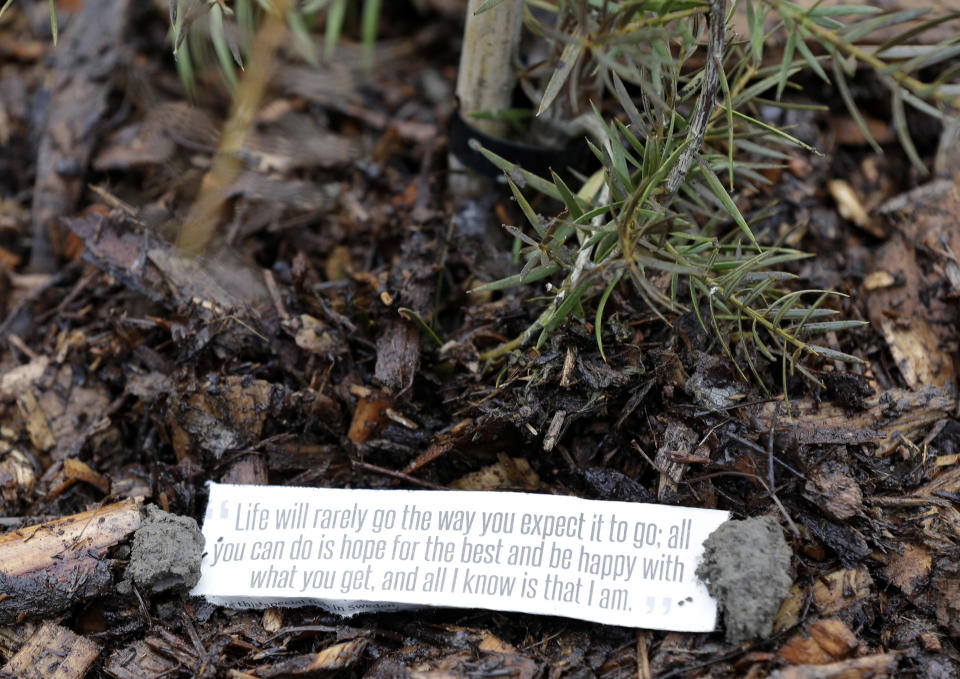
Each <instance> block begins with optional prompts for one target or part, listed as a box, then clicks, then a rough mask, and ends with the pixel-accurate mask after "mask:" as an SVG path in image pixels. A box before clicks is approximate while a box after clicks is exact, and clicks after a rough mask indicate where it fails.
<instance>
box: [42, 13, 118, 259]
mask: <svg viewBox="0 0 960 679" xmlns="http://www.w3.org/2000/svg"><path fill="white" fill-rule="evenodd" d="M129 7H130V0H87V1H86V2H85V3H83V4H82V9H81V10H80V11H79V12H78V13H77V14H75V15H74V16H73V18H72V20H71V21H70V25H69V27H68V28H67V30H66V31H65V32H64V39H63V41H62V42H61V43H60V45H59V46H58V47H57V49H56V50H55V52H54V54H55V62H54V63H55V65H54V77H53V84H52V85H51V87H50V103H49V107H48V111H49V112H48V115H47V120H46V126H45V127H44V130H43V137H42V138H41V140H40V149H39V152H38V156H37V180H36V184H35V185H34V193H33V214H32V222H33V249H32V252H31V254H30V267H31V269H33V270H34V271H43V272H52V271H54V270H56V267H57V255H58V254H59V253H60V250H61V249H62V246H63V242H62V238H61V233H60V227H59V224H58V220H59V219H60V218H61V217H65V216H67V215H69V214H71V213H72V212H73V211H74V209H75V208H76V204H77V200H78V199H79V198H80V192H81V191H82V190H83V186H84V183H83V178H84V175H85V174H86V170H87V164H88V162H89V160H90V154H91V152H92V150H93V147H94V146H95V145H96V143H97V137H98V135H97V128H98V126H99V125H100V124H101V119H102V117H103V115H104V113H105V112H106V109H107V96H108V95H109V93H110V89H111V82H110V75H111V73H112V72H113V71H114V70H116V67H117V66H118V64H119V62H120V59H121V51H122V45H123V34H124V31H125V30H126V25H127V15H128V13H129V12H128V10H129Z"/></svg>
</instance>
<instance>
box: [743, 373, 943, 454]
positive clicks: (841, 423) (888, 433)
mask: <svg viewBox="0 0 960 679" xmlns="http://www.w3.org/2000/svg"><path fill="white" fill-rule="evenodd" d="M864 405H865V410H863V411H862V412H859V413H854V414H850V413H849V411H848V409H846V408H843V407H839V406H836V405H832V404H828V403H818V402H816V401H814V400H813V399H795V400H791V401H790V408H789V412H787V410H786V406H785V404H783V403H780V402H770V403H765V404H763V405H762V406H761V407H760V409H759V411H758V412H757V415H758V417H759V419H760V421H761V422H762V423H763V427H764V428H769V427H770V426H772V425H773V424H774V422H775V423H776V426H777V427H778V428H780V427H782V428H784V429H785V430H787V431H789V432H790V435H791V436H792V437H793V438H794V439H795V440H796V442H797V443H798V444H800V445H824V444H830V443H877V444H879V447H878V451H877V454H878V455H880V456H884V455H886V454H888V453H889V452H890V451H891V450H893V448H894V447H895V446H896V445H898V442H899V438H898V437H899V436H900V435H902V436H906V437H909V436H910V435H911V434H912V433H915V432H917V431H919V430H921V429H923V428H924V427H926V426H927V425H932V424H933V423H935V422H937V421H939V420H941V419H943V418H944V417H946V416H948V415H949V414H950V413H952V412H953V410H954V408H956V405H957V401H956V398H955V397H954V396H953V394H952V393H951V391H950V390H949V389H946V388H941V387H933V386H929V387H924V388H921V389H919V390H918V391H916V392H914V391H910V390H908V389H888V390H887V391H885V392H883V393H881V394H878V395H877V396H876V397H874V398H872V399H869V400H868V401H866V402H865V403H864Z"/></svg>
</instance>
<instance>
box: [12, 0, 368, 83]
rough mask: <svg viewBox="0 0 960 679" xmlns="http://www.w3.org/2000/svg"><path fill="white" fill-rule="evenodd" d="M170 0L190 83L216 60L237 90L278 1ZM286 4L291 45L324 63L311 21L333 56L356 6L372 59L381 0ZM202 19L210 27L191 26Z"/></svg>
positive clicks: (174, 37)
mask: <svg viewBox="0 0 960 679" xmlns="http://www.w3.org/2000/svg"><path fill="white" fill-rule="evenodd" d="M9 1H11V0H8V2H9ZM169 3H170V35H171V42H172V43H173V53H174V56H175V57H176V60H177V69H178V70H179V72H180V76H181V78H182V79H183V81H184V82H185V83H186V84H187V87H188V88H191V89H192V88H193V86H194V82H195V74H194V70H195V66H196V64H197V63H201V64H206V63H208V62H211V61H215V62H216V63H217V64H218V66H219V68H220V72H221V74H222V75H223V79H224V82H225V83H226V84H227V86H228V88H229V89H230V90H231V91H233V89H234V88H235V87H236V86H237V82H238V73H237V69H238V68H239V69H242V68H243V67H244V63H245V61H248V60H249V59H250V56H251V54H250V50H251V48H252V44H253V36H254V34H255V33H256V28H257V25H258V24H259V23H260V22H261V20H262V18H261V17H262V15H263V14H264V13H270V12H273V11H275V9H276V3H275V2H271V1H270V0H169ZM286 4H288V5H289V7H288V8H287V9H285V10H284V16H285V20H286V24H287V29H288V30H289V31H290V35H291V37H292V47H293V49H294V51H295V52H296V53H297V54H298V55H299V56H300V57H301V58H302V59H304V60H305V61H306V62H308V63H310V64H313V65H318V64H319V55H318V54H317V51H316V48H315V46H314V41H313V37H312V35H311V27H312V26H313V25H314V24H315V23H316V22H317V21H320V20H322V21H323V22H324V26H325V33H324V50H323V55H324V58H327V59H329V58H332V57H333V55H334V50H335V48H336V45H337V42H338V41H339V40H340V37H341V35H342V34H343V30H344V24H345V21H346V18H347V16H348V14H350V12H351V11H358V12H359V13H360V36H361V39H362V42H363V46H364V54H365V58H366V59H367V61H368V63H370V62H371V60H372V57H373V46H374V42H375V40H376V37H377V27H378V23H379V17H380V6H381V0H362V2H360V1H359V0H357V1H354V0H299V1H298V2H292V3H286ZM197 24H201V25H202V27H203V29H205V30H199V31H197V30H191V29H192V28H194V27H195V25H197ZM211 51H212V54H211Z"/></svg>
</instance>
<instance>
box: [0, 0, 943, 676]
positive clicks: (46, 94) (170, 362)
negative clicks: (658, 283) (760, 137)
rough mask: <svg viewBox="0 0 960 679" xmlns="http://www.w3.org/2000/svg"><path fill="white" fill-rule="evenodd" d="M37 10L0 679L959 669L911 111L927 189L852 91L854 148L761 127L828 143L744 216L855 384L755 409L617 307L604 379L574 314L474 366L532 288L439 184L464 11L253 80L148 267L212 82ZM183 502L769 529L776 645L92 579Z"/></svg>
mask: <svg viewBox="0 0 960 679" xmlns="http://www.w3.org/2000/svg"><path fill="white" fill-rule="evenodd" d="M161 4H162V3H161ZM385 4H386V3H385ZM450 4H452V5H454V6H453V8H452V9H450V8H447V7H446V6H447V5H450ZM59 6H60V11H59V12H58V18H59V19H60V29H61V35H60V40H59V43H58V45H57V46H56V47H54V46H53V45H52V44H51V40H50V37H49V30H50V29H49V17H48V15H47V14H46V8H47V3H27V2H24V3H19V2H18V3H15V4H14V5H13V6H12V7H11V8H10V9H9V10H8V12H7V13H6V14H5V15H4V16H3V18H2V19H0V339H2V343H0V531H3V532H0V661H2V662H3V663H7V664H6V667H5V669H4V670H2V671H0V675H3V674H4V672H5V673H6V676H17V677H34V676H47V677H53V676H56V677H84V676H88V677H120V678H126V677H147V678H153V677H156V678H160V677H235V678H239V677H314V676H333V675H344V676H357V677H360V676H363V677H371V678H382V679H387V678H388V677H390V678H393V677H431V678H440V677H451V678H453V677H475V678H479V677H523V678H530V677H550V678H551V679H558V678H560V677H569V678H571V679H573V678H578V679H579V678H586V677H598V678H600V679H612V678H614V677H640V678H641V679H647V678H650V677H656V678H659V679H666V678H667V677H690V678H693V677H716V678H720V677H750V678H759V677H766V676H777V677H781V678H782V679H786V678H788V677H789V678H791V679H808V678H809V679H813V678H814V677H816V678H817V679H826V678H830V677H844V678H846V679H855V678H863V679H866V678H867V677H907V676H916V677H931V678H934V677H936V678H955V677H958V676H960V652H958V650H960V649H958V645H957V642H956V640H957V638H958V637H960V542H958V540H960V511H958V510H960V420H958V402H957V398H956V391H955V385H956V360H957V352H958V343H957V340H958V328H960V325H958V320H960V319H958V299H960V260H958V254H960V193H958V190H957V173H958V172H960V147H958V131H957V130H956V129H949V128H948V129H946V130H944V129H942V128H941V127H940V126H939V124H935V123H933V122H931V121H929V120H926V119H920V118H919V117H918V118H917V119H910V121H909V123H910V125H911V130H912V132H913V134H914V140H915V142H916V144H917V147H918V150H919V151H920V153H921V154H922V157H923V158H924V160H925V161H926V162H927V163H928V165H929V166H930V167H932V168H933V170H934V171H933V173H932V174H931V175H930V176H921V175H920V174H919V173H918V172H916V171H915V170H913V169H911V166H910V163H909V161H908V160H907V159H906V157H905V154H904V152H903V150H902V149H901V148H900V145H899V144H898V142H897V139H896V136H895V135H894V134H893V133H892V131H891V130H890V126H889V124H888V120H889V117H890V114H889V102H887V101H884V100H883V99H882V98H881V96H880V94H882V92H883V90H882V88H879V89H878V88H877V87H875V86H874V83H872V82H871V81H870V78H869V77H868V76H862V77H860V78H859V79H857V80H855V81H854V85H855V90H854V92H853V94H854V96H856V97H857V98H858V101H860V102H861V104H862V106H863V109H864V110H865V111H866V112H868V113H869V114H870V117H869V120H868V121H867V122H868V123H869V124H870V125H871V129H874V131H875V133H876V135H877V136H878V140H879V141H880V142H881V143H882V145H883V150H884V154H883V155H881V154H877V153H875V152H874V150H872V149H871V147H870V146H869V145H868V144H867V142H866V140H865V139H864V138H863V135H862V134H861V133H860V132H859V130H858V128H857V126H856V125H855V124H854V123H853V121H852V120H851V118H850V116H849V115H848V114H847V113H845V112H843V111H844V109H843V106H842V104H841V103H840V100H839V95H836V94H834V93H831V92H829V91H824V88H822V87H820V86H815V87H811V88H810V89H809V90H808V93H807V94H804V93H802V92H801V93H797V94H792V95H790V96H793V97H796V99H797V101H799V102H808V103H820V104H826V105H828V106H829V108H830V111H823V110H820V111H817V110H809V109H797V110H791V111H786V112H784V111H775V112H771V113H770V115H771V116H773V118H771V123H772V124H777V125H781V126H787V125H789V126H792V128H791V129H792V130H793V132H792V133H793V134H795V135H796V136H798V137H801V138H803V139H805V140H806V141H808V142H810V143H812V144H813V145H814V146H816V147H817V148H819V149H821V150H822V151H823V152H824V154H823V155H822V156H814V155H810V154H806V153H803V152H800V151H797V152H794V154H793V156H792V158H791V160H790V162H789V163H787V164H786V165H785V167H784V168H783V169H780V170H771V171H770V172H769V178H770V179H771V180H772V181H771V184H770V186H769V187H768V188H767V189H764V190H763V191H758V192H756V193H753V194H751V195H742V196H738V201H739V202H740V204H741V210H742V211H743V212H744V214H756V213H758V212H759V211H765V215H766V216H765V217H764V219H763V220H761V221H758V222H757V223H759V224H760V229H759V230H758V235H759V236H760V237H761V238H763V239H764V240H765V241H766V242H772V241H774V240H780V241H781V242H787V243H789V244H790V245H791V246H792V247H799V248H802V249H804V250H807V251H809V252H811V253H813V254H814V255H815V256H814V257H812V258H810V259H807V260H803V261H802V262H800V263H798V264H796V265H795V267H794V272H795V273H797V274H798V275H799V279H798V285H800V286H802V287H808V288H817V289H819V288H832V289H835V290H837V291H839V292H842V293H845V294H846V295H848V297H845V298H841V299H839V300H837V301H835V302H834V303H835V304H837V305H838V308H840V309H841V310H842V313H843V317H844V318H849V319H863V320H869V321H870V324H869V325H865V326H863V327H862V328H860V329H858V330H855V331H851V332H846V333H842V334H839V335H835V336H832V337H829V341H830V343H831V345H832V346H834V347H836V348H837V349H839V350H842V351H845V352H848V353H852V354H854V355H856V356H858V357H859V358H861V359H863V361H864V362H863V364H862V365H858V366H847V365H843V364H834V363H833V362H831V361H821V362H819V363H817V362H814V363H813V364H812V365H811V367H810V369H811V370H812V371H813V372H814V374H816V376H817V377H818V378H819V379H820V380H821V383H822V384H821V385H816V384H812V383H811V382H810V381H809V380H804V379H801V377H800V376H799V375H796V376H790V375H788V376H786V387H787V390H786V393H783V392H782V390H781V391H780V392H779V393H778V392H776V391H774V393H770V394H767V393H765V392H764V391H762V390H761V389H760V388H759V387H758V386H757V385H756V384H753V383H748V382H745V381H743V380H741V379H740V378H739V377H738V375H737V373H736V371H735V370H734V369H733V368H732V367H731V365H730V363H729V361H727V359H726V358H725V356H724V354H723V352H722V350H721V348H720V346H719V345H718V342H717V341H716V338H714V337H713V336H712V335H709V334H707V333H706V332H705V331H704V330H703V328H702V327H701V326H700V324H699V322H698V321H697V319H696V318H695V316H694V315H693V314H692V312H691V313H686V314H677V315H673V316H671V317H670V318H669V319H668V320H669V321H670V324H667V323H664V322H663V320H662V319H660V318H659V317H658V315H657V314H655V313H654V312H653V311H651V310H650V309H649V308H647V307H646V306H645V305H644V304H643V302H642V300H641V299H640V298H639V296H638V295H637V294H636V293H635V292H634V291H633V289H632V288H630V287H629V285H628V284H627V283H624V284H622V285H620V286H618V287H617V288H616V289H615V290H614V292H613V294H612V295H611V297H610V300H609V302H608V306H607V313H606V316H605V319H604V321H603V324H604V327H603V334H604V353H605V356H604V355H601V352H600V350H599V349H598V347H597V343H596V340H595V335H594V328H593V326H592V321H593V315H592V314H586V317H585V318H574V317H571V319H570V320H569V321H568V322H567V323H566V324H564V325H563V326H562V327H560V328H558V329H557V330H556V331H555V332H554V333H553V334H552V335H551V336H550V338H549V340H548V341H547V342H546V343H545V344H544V345H543V346H542V347H541V349H540V350H539V351H536V350H533V349H530V348H521V349H518V350H516V351H514V352H511V353H509V354H506V355H505V356H503V357H502V358H500V359H498V360H496V361H493V362H490V361H485V360H483V359H482V357H481V355H482V354H483V353H484V352H485V351H488V350H490V349H491V348H493V347H496V346H497V345H499V344H501V343H503V342H506V341H509V340H510V339H512V338H514V337H516V336H517V335H519V334H520V333H521V332H523V330H524V329H525V328H526V327H527V326H528V325H529V324H530V323H531V322H532V321H533V320H534V319H535V318H536V317H537V315H538V314H539V310H540V308H541V307H540V306H538V299H537V297H538V294H540V291H541V290H542V288H539V289H538V288H537V287H536V286H537V285H539V286H542V285H543V284H544V283H545V282H546V281H541V282H540V283H538V284H536V285H535V286H529V287H518V288H513V289H509V290H505V291H502V292H495V293H471V292H470V290H471V289H473V288H474V287H476V286H477V285H478V284H479V283H482V282H485V281H490V280H494V279H496V278H500V277H503V276H506V275H510V274H512V273H516V271H517V268H516V266H515V264H514V260H513V257H512V255H511V239H510V238H509V236H507V235H506V234H505V233H504V232H502V230H500V229H499V225H500V223H514V224H516V223H520V221H521V219H522V218H521V217H520V216H519V210H518V209H517V207H516V205H515V203H513V202H512V201H511V199H510V195H509V192H508V191H506V190H505V189H503V187H499V188H498V187H496V186H492V187H491V189H490V191H489V192H488V193H487V194H486V195H484V196H482V197H480V198H478V199H476V200H473V201H468V202H467V203H461V204H454V202H453V201H451V200H450V199H449V197H448V194H447V192H446V178H447V161H446V157H447V148H446V137H445V135H446V120H447V118H448V116H449V115H450V113H451V111H452V110H453V83H454V79H455V77H456V63H457V59H458V51H457V50H458V37H457V36H458V34H459V32H460V31H461V23H460V22H461V20H462V18H461V17H460V16H459V14H458V13H459V12H462V8H459V7H457V6H456V3H441V2H433V3H431V2H424V3H420V10H419V11H418V10H416V9H414V8H413V7H412V6H407V4H406V3H403V4H402V6H401V5H398V6H395V7H393V6H391V7H385V8H384V12H385V18H384V20H383V21H382V26H381V36H380V40H379V41H378V43H377V45H376V47H375V50H374V54H373V62H372V66H370V65H368V62H367V60H366V58H365V57H364V55H363V49H362V47H360V46H357V45H355V44H352V43H350V42H349V41H346V42H344V43H343V44H341V45H340V46H339V47H338V51H337V58H336V59H335V60H333V61H331V62H330V63H327V64H325V65H324V66H322V67H320V68H315V67H311V66H308V65H305V64H304V63H303V62H302V61H299V60H297V58H296V57H295V56H286V55H282V57H281V60H280V63H279V65H278V68H277V72H276V73H275V74H274V76H273V77H272V79H271V82H270V89H269V95H268V100H267V102H266V104H265V105H264V106H263V107H262V109H261V110H260V111H259V112H258V114H257V120H256V126H255V131H254V134H253V135H252V137H251V138H250V139H249V141H248V144H247V145H246V146H245V147H244V151H243V154H242V155H243V161H244V164H243V169H242V171H241V173H240V174H239V176H238V177H237V179H236V181H235V182H234V183H233V184H232V185H231V186H230V187H229V194H230V209H229V212H228V214H227V215H226V219H225V220H224V223H223V224H222V229H221V233H220V235H219V237H218V241H217V243H216V245H215V246H214V247H212V248H210V249H209V250H208V251H207V253H206V254H205V255H204V256H202V257H200V258H197V259H189V258H186V257H184V256H182V255H181V254H180V253H179V252H178V251H177V249H176V247H175V246H174V245H172V242H173V241H174V239H175V238H176V235H177V230H178V228H179V226H178V225H180V224H182V221H183V216H184V214H185V213H186V212H187V210H188V209H189V207H190V205H191V203H192V201H193V199H194V197H195V196H196V193H197V189H198V187H199V186H200V183H201V180H202V178H203V176H204V173H205V172H206V170H207V169H208V167H209V165H210V161H211V157H212V155H213V152H214V151H215V149H216V146H217V138H218V134H219V130H220V129H221V125H222V123H223V121H224V119H225V117H226V115H227V112H228V107H229V95H228V94H227V93H226V90H225V89H224V85H223V82H222V80H221V77H220V75H219V73H218V71H217V69H216V68H215V67H214V68H209V69H206V70H201V71H199V73H198V81H197V87H196V90H195V93H194V94H193V96H192V97H190V96H188V94H187V93H186V92H185V90H184V85H183V82H182V81H181V79H180V78H179V77H178V76H177V73H176V69H175V68H174V65H173V58H172V55H171V50H170V45H169V43H168V42H166V36H167V32H168V28H169V26H168V18H167V16H166V14H165V12H164V11H160V10H159V9H158V8H157V7H155V6H154V5H153V3H131V2H127V1H125V0H114V1H111V2H107V1H105V0H86V1H85V2H82V1H79V0H74V1H71V2H63V3H59ZM811 84H812V82H811ZM813 94H818V95H820V96H822V97H823V99H822V100H814V99H811V98H810V97H812V96H813ZM831 111H832V112H831ZM610 115H613V113H610ZM777 116H779V117H777ZM537 209H538V210H540V211H543V212H545V213H546V212H549V211H550V210H554V212H559V208H557V207H556V206H551V205H550V204H549V203H548V202H545V201H541V202H540V203H537ZM51 264H52V265H53V266H51ZM424 326H429V328H430V331H431V332H432V333H435V336H436V339H437V340H438V341H434V338H433V337H431V334H430V332H428V331H427V330H426V329H425V327H424ZM768 377H769V378H770V379H769V380H768V382H769V383H770V384H771V385H780V384H782V383H783V382H782V380H781V377H782V376H781V374H780V368H779V366H776V365H774V366H771V368H770V374H769V375H768ZM208 480H216V481H222V482H231V483H242V484H267V483H269V484H276V485H284V484H289V485H305V486H323V487H355V488H429V489H451V488H456V489H469V490H476V491H485V490H514V491H525V492H531V493H552V494H565V495H577V496H580V497H586V498H592V499H601V500H621V501H641V502H658V503H665V504H675V505H686V506H691V507H708V508H718V509H726V510H730V511H732V512H733V514H734V516H735V517H737V518H744V517H752V516H759V515H765V514H766V515H770V516H772V517H774V518H775V519H776V520H777V521H778V522H779V524H780V525H781V527H782V529H783V531H784V535H785V536H786V538H787V540H788V542H789V545H790V547H791V549H792V552H793V556H792V573H791V575H792V578H793V586H792V588H791V590H790V592H789V596H788V598H787V599H786V601H785V602H784V604H783V605H782V607H781V609H780V612H779V614H778V616H777V619H776V621H775V623H774V626H773V630H772V632H771V634H770V635H769V636H768V637H766V638H758V639H754V640H752V641H750V642H747V643H744V644H741V645H732V644H729V643H727V642H726V641H725V639H724V635H723V633H722V631H718V632H716V633H712V634H691V633H678V632H670V633H667V632H650V631H646V630H637V629H630V628H620V627H611V626H604V625H599V624H593V623H587V622H578V621H575V620H568V619H562V618H551V617H544V616H533V615H523V614H513V613H510V614H505V613H497V612H490V611H482V610H471V609H458V608H449V609H423V610H418V611H416V612H414V613H410V612H405V613H377V614H365V615H360V616H358V617H355V618H351V619H347V620H344V619H342V618H339V617H337V616H335V615H331V614H328V613H325V612H323V611H322V610H321V609H319V608H313V607H304V608H296V609H267V610H266V611H233V610H227V609H223V608H218V607H215V606H212V605H210V604H208V603H206V602H205V601H203V600H201V599H196V598H191V597H189V596H188V595H187V594H186V593H184V592H182V591H174V592H161V593H151V592H148V591H140V590H139V589H137V588H134V589H133V590H132V591H131V590H129V588H127V589H124V588H122V587H118V583H119V581H120V579H121V577H122V571H123V568H124V565H125V560H126V559H127V558H128V556H129V547H128V543H129V537H130V534H131V533H132V532H133V531H134V530H135V529H136V527H137V526H138V525H139V522H140V516H141V511H142V510H141V507H142V503H152V504H155V505H157V506H159V507H160V508H162V509H164V510H165V511H168V512H171V513H174V514H179V515H184V516H190V517H193V518H195V519H197V520H198V521H199V520H200V519H201V518H202V516H203V513H204V509H205V493H206V491H205V487H204V484H205V482H206V481H208ZM84 512H86V513H87V514H81V513H84ZM78 514H80V515H81V516H83V517H86V518H85V519H82V520H86V521H96V522H97V525H98V528H97V530H96V531H95V532H94V535H93V537H92V538H90V539H91V542H90V543H89V544H87V543H85V544H84V549H83V550H82V553H81V552H70V553H69V554H68V555H67V556H66V557H64V555H63V553H62V552H58V551H57V550H58V548H57V544H59V543H56V542H51V541H49V540H47V541H45V539H44V537H43V536H44V534H45V533H50V534H54V533H56V532H57V531H69V530H71V529H70V526H71V525H74V524H76V522H77V521H78V519H76V518H73V519H70V520H64V519H63V517H71V516H73V515H78ZM43 522H51V523H49V524H47V528H44V529H34V528H31V527H32V526H35V525H37V524H41V523H43ZM58 522H59V523H58ZM61 534H62V533H61ZM58 554H59V556H58ZM451 603H452V604H454V605H455V602H451ZM0 664H2V663H0Z"/></svg>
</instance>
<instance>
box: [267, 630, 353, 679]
mask: <svg viewBox="0 0 960 679" xmlns="http://www.w3.org/2000/svg"><path fill="white" fill-rule="evenodd" d="M368 643H369V641H368V640H367V639H352V640H350V641H343V642H340V643H337V644H334V645H333V646H328V647H327V648H325V649H323V650H322V651H320V652H319V653H306V654H303V655H295V656H293V657H290V658H286V659H284V660H281V661H280V662H278V663H276V664H275V665H269V666H267V667H261V668H259V669H257V676H258V677H264V679H266V678H267V677H286V678H287V679H294V678H295V677H318V676H326V675H327V674H328V673H329V672H331V671H333V670H342V669H344V668H345V667H350V666H351V665H354V664H355V663H356V662H357V661H358V660H360V659H361V657H362V654H363V650H364V649H365V648H366V647H367V644H368Z"/></svg>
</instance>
